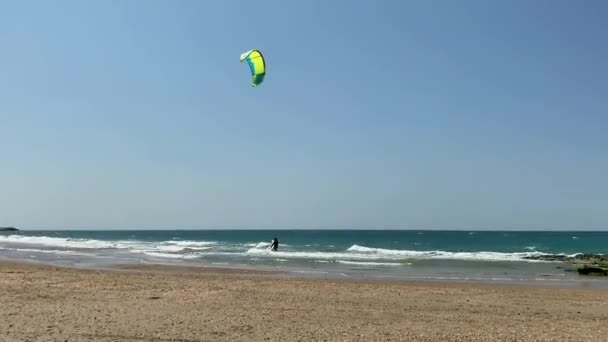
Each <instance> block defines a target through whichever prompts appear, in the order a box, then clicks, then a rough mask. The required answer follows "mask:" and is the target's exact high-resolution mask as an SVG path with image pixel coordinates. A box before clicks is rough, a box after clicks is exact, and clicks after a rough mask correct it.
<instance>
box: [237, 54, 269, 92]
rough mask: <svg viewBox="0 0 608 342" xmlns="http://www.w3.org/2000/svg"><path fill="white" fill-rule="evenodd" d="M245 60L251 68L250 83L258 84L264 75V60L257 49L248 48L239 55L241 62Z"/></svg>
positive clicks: (255, 85)
mask: <svg viewBox="0 0 608 342" xmlns="http://www.w3.org/2000/svg"><path fill="white" fill-rule="evenodd" d="M244 60H247V63H248V64H249V69H251V77H252V85H253V86H254V87H257V86H259V85H260V84H261V83H262V81H264V76H266V62H265V61H264V56H263V55H262V53H261V52H260V51H259V50H249V51H247V52H245V53H244V54H242V55H241V62H242V61H244Z"/></svg>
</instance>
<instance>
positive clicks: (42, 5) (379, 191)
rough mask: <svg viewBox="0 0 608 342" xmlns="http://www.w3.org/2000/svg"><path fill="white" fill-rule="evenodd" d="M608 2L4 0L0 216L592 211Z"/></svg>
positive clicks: (573, 223) (606, 183) (55, 223)
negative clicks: (259, 71) (253, 71)
mask: <svg viewBox="0 0 608 342" xmlns="http://www.w3.org/2000/svg"><path fill="white" fill-rule="evenodd" d="M606 18H608V3H607V2H606V1H602V0H597V1H592V0H589V1H562V0H544V1H540V0H539V1H517V0H511V1H485V0H484V1H482V0H479V1H464V0H463V1H447V0H446V1H428V0H425V1H400V0H395V1H388V0H387V1H371V0H369V1H346V0H342V1H337V0H336V1H326V0H323V1H285V0H277V1H195V0H193V1H148V0H146V1H144V0H140V1H136V0H133V1H110V0H104V1H93V0H90V1H80V0H74V1H27V0H23V1H10V2H9V1H3V2H1V3H0V76H1V78H0V80H1V82H0V226H1V225H15V226H19V227H23V228H30V229H40V228H43V229H44V228H49V229H51V228H55V229H57V228H69V229H77V228H87V229H92V228H117V229H122V228H125V229H126V228H142V229H143V228H149V229H156V228H167V229H175V228H378V229H381V228H394V229H608V43H607V37H608V20H607V19H606ZM252 48H257V49H260V50H261V51H262V52H263V53H264V54H265V56H266V59H267V64H268V74H267V77H266V80H265V82H264V84H262V86H261V87H259V88H255V89H254V88H252V87H251V86H250V75H249V70H248V67H247V65H246V64H244V63H239V56H240V54H241V53H242V52H244V51H246V50H249V49H252Z"/></svg>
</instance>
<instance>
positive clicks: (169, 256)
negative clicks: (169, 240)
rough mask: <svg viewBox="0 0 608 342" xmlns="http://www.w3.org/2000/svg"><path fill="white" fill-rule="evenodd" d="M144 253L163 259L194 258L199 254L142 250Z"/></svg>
mask: <svg viewBox="0 0 608 342" xmlns="http://www.w3.org/2000/svg"><path fill="white" fill-rule="evenodd" d="M144 254H145V255H148V256H151V257H156V258H163V259H196V258H198V257H199V255H196V254H190V255H188V254H174V253H160V252H144Z"/></svg>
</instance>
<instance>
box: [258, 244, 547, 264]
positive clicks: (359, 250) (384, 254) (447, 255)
mask: <svg viewBox="0 0 608 342" xmlns="http://www.w3.org/2000/svg"><path fill="white" fill-rule="evenodd" d="M247 255H255V256H257V257H279V258H292V259H315V260H350V261H366V260H371V261H375V260H408V259H445V260H469V261H530V262H534V261H538V260H528V259H525V258H526V257H535V256H542V255H545V254H544V253H541V252H523V253H500V252H446V251H412V250H393V249H383V248H370V247H365V246H359V245H353V246H351V247H350V248H349V249H348V250H347V251H346V252H335V253H334V252H299V251H276V252H275V251H269V250H265V249H259V248H251V249H249V250H248V251H247Z"/></svg>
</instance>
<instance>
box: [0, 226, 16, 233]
mask: <svg viewBox="0 0 608 342" xmlns="http://www.w3.org/2000/svg"><path fill="white" fill-rule="evenodd" d="M18 231H19V229H17V228H15V227H0V232H18Z"/></svg>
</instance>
